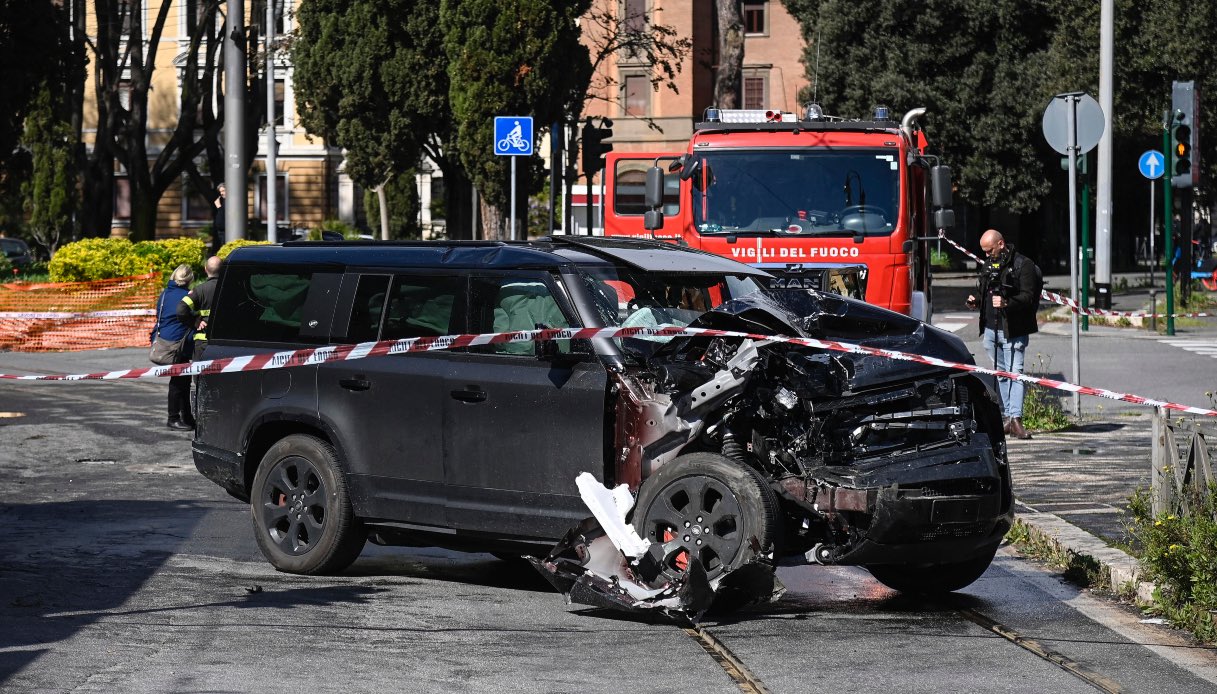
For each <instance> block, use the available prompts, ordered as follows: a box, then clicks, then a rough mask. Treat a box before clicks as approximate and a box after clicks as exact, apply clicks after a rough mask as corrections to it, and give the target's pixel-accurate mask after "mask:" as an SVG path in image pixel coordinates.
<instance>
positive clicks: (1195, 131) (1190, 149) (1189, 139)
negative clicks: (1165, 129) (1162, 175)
mask: <svg viewBox="0 0 1217 694" xmlns="http://www.w3.org/2000/svg"><path fill="white" fill-rule="evenodd" d="M1196 116H1197V113H1196V90H1195V86H1194V83H1192V82H1175V83H1174V84H1173V86H1172V89H1171V124H1170V127H1171V168H1170V173H1171V186H1172V187H1174V188H1191V187H1193V186H1195V185H1196V179H1197V178H1199V173H1200V162H1199V161H1197V151H1196V150H1197V148H1196V145H1197V144H1198V140H1199V139H1200V132H1199V128H1198V127H1197V126H1198V124H1197V122H1196Z"/></svg>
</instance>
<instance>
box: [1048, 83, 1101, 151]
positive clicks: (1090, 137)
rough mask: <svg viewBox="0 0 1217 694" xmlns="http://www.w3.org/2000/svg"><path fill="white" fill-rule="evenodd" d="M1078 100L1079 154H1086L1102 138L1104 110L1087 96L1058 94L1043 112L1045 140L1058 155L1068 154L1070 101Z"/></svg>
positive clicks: (1092, 98)
mask: <svg viewBox="0 0 1217 694" xmlns="http://www.w3.org/2000/svg"><path fill="white" fill-rule="evenodd" d="M1070 96H1076V97H1077V145H1078V154H1085V153H1086V152H1089V151H1090V150H1092V149H1094V147H1095V145H1097V144H1099V138H1100V137H1102V136H1103V124H1104V122H1105V120H1104V118H1103V109H1102V108H1101V107H1100V106H1099V102H1097V101H1095V100H1094V97H1092V96H1091V95H1089V94H1086V93H1073V94H1057V95H1056V96H1054V97H1052V101H1049V102H1048V108H1046V109H1044V139H1046V140H1048V144H1049V145H1050V146H1051V147H1052V149H1055V150H1056V151H1058V152H1060V153H1061V154H1069V101H1068V100H1067V97H1070Z"/></svg>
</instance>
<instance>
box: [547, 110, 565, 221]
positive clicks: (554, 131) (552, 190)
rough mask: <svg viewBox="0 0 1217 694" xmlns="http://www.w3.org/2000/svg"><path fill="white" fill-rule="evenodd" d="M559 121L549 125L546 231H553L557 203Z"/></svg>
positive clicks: (560, 131) (559, 148)
mask: <svg viewBox="0 0 1217 694" xmlns="http://www.w3.org/2000/svg"><path fill="white" fill-rule="evenodd" d="M562 127H563V126H562V123H561V121H554V123H553V124H552V125H550V126H549V227H548V229H547V230H548V232H549V233H551V234H552V233H553V231H554V229H555V228H556V227H555V226H554V213H555V210H554V208H555V207H557V203H558V154H559V153H560V152H561V151H562V149H561V147H560V145H561V141H560V140H559V139H558V138H559V135H560V134H561V133H562V130H561V128H562Z"/></svg>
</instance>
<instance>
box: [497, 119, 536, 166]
mask: <svg viewBox="0 0 1217 694" xmlns="http://www.w3.org/2000/svg"><path fill="white" fill-rule="evenodd" d="M494 153H495V154H497V155H499V156H504V157H527V156H531V155H532V116H495V119H494Z"/></svg>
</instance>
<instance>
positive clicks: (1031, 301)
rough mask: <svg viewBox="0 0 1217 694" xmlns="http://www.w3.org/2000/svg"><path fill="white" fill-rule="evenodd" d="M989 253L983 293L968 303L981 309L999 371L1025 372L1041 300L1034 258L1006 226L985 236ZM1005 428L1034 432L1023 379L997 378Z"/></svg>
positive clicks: (981, 286) (984, 247)
mask: <svg viewBox="0 0 1217 694" xmlns="http://www.w3.org/2000/svg"><path fill="white" fill-rule="evenodd" d="M980 247H981V249H982V250H983V251H984V252H985V256H987V258H986V260H985V264H984V266H983V267H982V269H981V273H980V283H979V286H978V293H979V296H980V298H979V299H978V298H977V295H976V294H969V295H968V307H969V308H979V309H980V334H981V335H983V336H984V342H985V351H986V352H988V353H989V357H990V358H992V359H993V368H995V369H997V370H998V371H1009V372H1012V373H1018V374H1021V373H1022V372H1023V357H1024V355H1025V353H1026V351H1027V343H1028V342H1029V341H1030V336H1031V334H1032V333H1034V332H1038V331H1039V326H1038V325H1037V324H1036V320H1035V310H1036V308H1037V307H1038V306H1039V296H1037V294H1038V291H1039V281H1038V279H1037V272H1036V269H1035V263H1034V262H1032V261H1031V259H1029V258H1027V256H1025V255H1022V254H1021V253H1018V252H1017V251H1015V250H1014V246H1011V245H1007V244H1006V241H1005V239H1003V238H1002V235H1001V232H999V231H997V230H996V229H990V230H988V231H986V232H985V233H984V235H982V236H981V237H980ZM998 390H1000V391H1001V399H1002V409H1003V411H1004V414H1005V419H1006V433H1007V434H1010V435H1012V436H1017V437H1018V438H1020V439H1029V438H1031V434H1028V433H1027V430H1026V429H1025V428H1024V427H1023V383H1022V381H1011V380H1008V379H999V380H998Z"/></svg>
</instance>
